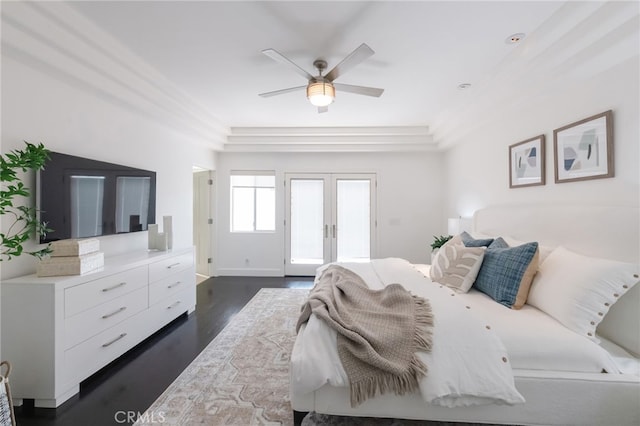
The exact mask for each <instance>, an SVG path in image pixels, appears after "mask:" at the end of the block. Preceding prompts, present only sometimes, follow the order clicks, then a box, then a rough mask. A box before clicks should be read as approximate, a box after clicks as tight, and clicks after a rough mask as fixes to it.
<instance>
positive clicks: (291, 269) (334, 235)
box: [285, 173, 376, 275]
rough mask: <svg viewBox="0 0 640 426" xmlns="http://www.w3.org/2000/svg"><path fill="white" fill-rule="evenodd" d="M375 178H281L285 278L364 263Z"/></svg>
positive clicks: (371, 238)
mask: <svg viewBox="0 0 640 426" xmlns="http://www.w3.org/2000/svg"><path fill="white" fill-rule="evenodd" d="M375 178H376V176H375V174H370V173H367V174H327V173H322V174H321V173H313V174H311V173H300V174H292V173H288V174H285V186H286V197H285V199H286V206H285V207H286V208H285V214H286V219H285V225H286V226H285V228H286V250H285V255H286V258H285V274H286V275H314V274H315V270H316V268H317V267H318V266H320V265H323V264H325V263H329V262H334V261H339V262H366V261H368V260H369V259H370V258H371V257H373V256H374V253H373V250H374V247H375V224H376V221H375V205H376V204H375V189H376V180H375Z"/></svg>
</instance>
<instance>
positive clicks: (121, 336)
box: [102, 333, 127, 348]
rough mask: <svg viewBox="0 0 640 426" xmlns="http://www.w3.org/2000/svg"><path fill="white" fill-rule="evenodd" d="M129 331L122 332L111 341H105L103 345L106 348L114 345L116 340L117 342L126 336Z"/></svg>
mask: <svg viewBox="0 0 640 426" xmlns="http://www.w3.org/2000/svg"><path fill="white" fill-rule="evenodd" d="M126 335H127V333H121V334H120V335H119V336H118V337H116V338H115V339H113V340H111V341H110V342H107V343H103V344H102V347H103V348H106V347H107V346H111V345H113V344H114V343H115V342H117V341H118V340H120V339H122V338H123V337H124V336H126Z"/></svg>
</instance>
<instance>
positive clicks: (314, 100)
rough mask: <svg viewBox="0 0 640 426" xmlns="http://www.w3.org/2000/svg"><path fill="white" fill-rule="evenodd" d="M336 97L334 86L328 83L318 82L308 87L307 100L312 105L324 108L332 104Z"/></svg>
mask: <svg viewBox="0 0 640 426" xmlns="http://www.w3.org/2000/svg"><path fill="white" fill-rule="evenodd" d="M335 97H336V89H335V88H334V87H333V84H331V83H329V82H326V81H316V82H314V83H309V85H308V86H307V98H309V102H311V104H312V105H315V106H318V107H323V106H327V105H329V104H331V102H333V99H334V98H335Z"/></svg>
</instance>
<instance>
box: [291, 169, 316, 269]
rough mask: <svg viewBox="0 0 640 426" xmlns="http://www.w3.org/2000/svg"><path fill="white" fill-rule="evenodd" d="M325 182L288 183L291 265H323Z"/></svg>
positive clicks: (299, 181) (300, 180)
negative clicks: (289, 191) (289, 188)
mask: <svg viewBox="0 0 640 426" xmlns="http://www.w3.org/2000/svg"><path fill="white" fill-rule="evenodd" d="M323 211H324V182H323V180H321V179H291V263H292V264H317V265H321V264H323V263H324V244H323V243H324V235H323V226H324V217H323Z"/></svg>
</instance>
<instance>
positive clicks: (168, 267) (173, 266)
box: [167, 262, 180, 269]
mask: <svg viewBox="0 0 640 426" xmlns="http://www.w3.org/2000/svg"><path fill="white" fill-rule="evenodd" d="M176 266H180V262H177V263H174V264H172V265H169V266H167V269H171V268H175V267H176Z"/></svg>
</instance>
